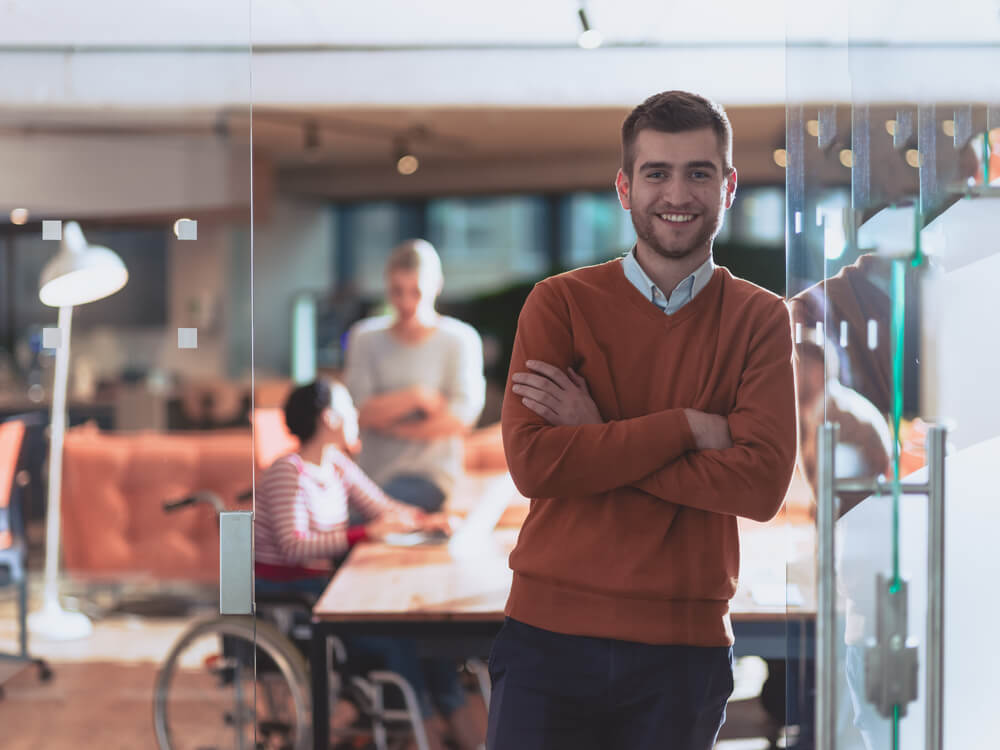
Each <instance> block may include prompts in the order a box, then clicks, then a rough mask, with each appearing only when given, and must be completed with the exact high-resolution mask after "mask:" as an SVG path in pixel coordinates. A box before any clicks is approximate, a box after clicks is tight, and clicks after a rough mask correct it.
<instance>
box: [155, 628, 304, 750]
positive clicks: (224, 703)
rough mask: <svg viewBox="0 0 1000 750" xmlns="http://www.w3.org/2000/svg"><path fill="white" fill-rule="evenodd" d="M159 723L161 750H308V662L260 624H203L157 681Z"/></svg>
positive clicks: (181, 645) (190, 633) (187, 636)
mask: <svg viewBox="0 0 1000 750" xmlns="http://www.w3.org/2000/svg"><path fill="white" fill-rule="evenodd" d="M153 723H154V728H155V731H156V741H157V743H158V745H159V747H160V750H307V749H308V748H309V747H310V744H311V726H310V711H309V678H308V671H307V669H306V664H305V661H304V660H303V658H302V655H301V654H300V653H299V652H298V650H297V649H296V648H295V646H294V645H292V643H291V641H289V640H288V639H287V638H286V637H285V636H284V635H282V634H281V633H280V632H279V631H278V630H277V629H276V628H275V627H274V626H273V625H271V624H269V623H266V622H261V621H259V620H258V621H256V622H255V621H254V618H252V617H217V618H212V619H209V620H203V621H201V622H198V623H195V624H194V625H193V626H192V627H191V628H190V629H189V630H188V631H186V632H185V634H184V635H183V636H181V638H180V639H179V640H178V641H177V643H176V644H174V647H173V648H172V649H171V651H170V654H169V655H168V656H167V659H166V661H165V662H164V663H163V666H162V668H161V669H160V671H159V673H158V674H157V676H156V686H155V691H154V695H153Z"/></svg>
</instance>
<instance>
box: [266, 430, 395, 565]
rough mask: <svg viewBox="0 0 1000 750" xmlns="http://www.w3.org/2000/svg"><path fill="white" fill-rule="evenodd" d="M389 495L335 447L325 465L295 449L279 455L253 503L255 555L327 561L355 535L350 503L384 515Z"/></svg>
mask: <svg viewBox="0 0 1000 750" xmlns="http://www.w3.org/2000/svg"><path fill="white" fill-rule="evenodd" d="M390 502H391V501H390V500H389V498H388V497H387V496H386V495H385V493H383V492H382V490H380V489H379V488H378V486H377V485H376V484H375V483H374V482H373V481H372V480H371V479H370V478H369V477H368V476H367V475H366V474H365V473H364V472H363V471H362V470H361V469H360V468H359V467H358V465H357V464H355V463H354V462H353V461H352V460H351V459H350V458H348V457H347V456H345V455H344V454H343V453H341V452H340V451H338V450H336V449H335V448H330V449H328V450H327V451H326V455H325V456H324V457H323V462H322V464H321V465H318V466H317V465H316V464H311V463H307V462H306V461H303V460H302V457H301V456H299V455H298V454H297V453H292V454H289V455H287V456H283V457H281V458H279V459H278V460H277V461H275V462H274V463H273V464H272V465H271V466H270V468H268V469H267V471H265V472H264V475H263V477H262V478H261V481H260V483H259V485H258V488H257V492H256V497H255V503H254V559H255V561H256V562H257V563H263V564H264V566H266V568H272V567H274V566H284V567H291V568H296V569H300V570H302V571H303V572H306V571H307V570H315V569H310V568H308V567H307V566H308V563H310V562H315V561H317V560H324V561H326V562H328V561H329V560H330V558H333V557H336V556H338V555H340V554H342V553H344V552H346V551H347V549H348V548H349V547H350V545H351V543H352V542H353V541H355V540H356V539H357V535H355V534H351V533H350V530H349V529H348V525H347V519H348V507H352V508H356V509H357V510H358V511H360V512H361V513H362V514H363V515H364V516H365V517H366V518H369V519H371V518H375V517H376V516H378V515H380V514H381V513H382V512H383V511H384V510H385V509H386V508H387V507H388V506H389V503H390Z"/></svg>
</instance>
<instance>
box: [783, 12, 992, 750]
mask: <svg viewBox="0 0 1000 750" xmlns="http://www.w3.org/2000/svg"><path fill="white" fill-rule="evenodd" d="M803 12H804V11H803ZM983 14H984V15H983V18H982V19H981V21H982V23H983V24H987V23H995V18H992V17H987V14H986V11H985V9H983ZM994 14H995V12H994ZM847 16H849V19H848V18H845V20H844V21H843V26H842V27H841V28H839V29H837V30H836V32H835V34H836V35H837V39H836V40H834V41H836V42H837V43H836V44H833V45H831V46H830V47H829V48H821V47H817V46H810V45H807V44H806V45H803V44H797V45H796V44H790V45H789V46H788V48H787V55H786V61H787V78H788V81H787V83H788V86H787V91H788V103H787V130H786V139H787V140H786V148H787V153H788V156H787V170H786V178H787V179H786V185H787V206H788V212H787V213H788V221H787V249H788V250H787V271H788V297H789V303H790V307H791V311H792V316H793V326H794V337H795V345H796V354H797V364H798V391H799V407H800V440H801V446H800V463H801V467H802V470H803V474H804V475H805V477H806V478H807V480H808V483H809V484H810V486H811V487H812V489H813V491H814V494H815V496H816V499H817V506H816V509H815V514H816V518H817V521H816V533H815V538H816V549H817V564H818V572H817V575H818V589H817V602H816V604H817V606H816V618H817V619H816V662H815V666H816V676H815V681H814V682H813V680H812V679H811V678H810V679H808V680H806V681H805V682H803V683H802V684H796V685H792V684H791V683H790V685H789V694H788V701H789V705H790V706H792V705H794V706H797V707H798V708H799V709H801V710H800V714H799V716H800V717H801V719H802V724H801V732H800V736H799V740H800V742H802V743H803V744H807V743H811V742H813V741H815V743H816V746H817V747H823V748H838V750H839V749H840V748H868V749H869V750H874V749H881V748H887V749H888V748H924V747H927V748H939V747H942V746H944V747H972V746H981V745H982V743H983V742H984V738H983V732H984V731H986V730H985V728H984V717H985V716H987V715H988V712H989V710H990V706H991V705H992V704H993V703H995V701H996V699H997V697H998V693H997V691H996V689H994V687H993V684H992V681H991V680H989V679H987V680H982V679H981V677H982V676H984V675H990V674H992V673H993V672H994V671H995V670H996V668H997V667H998V666H1000V665H998V664H997V660H996V659H995V658H994V657H993V656H992V655H991V654H990V653H988V651H987V650H985V649H983V648H982V647H981V645H980V644H982V643H984V642H986V640H987V639H988V637H989V632H990V629H991V627H992V626H991V625H990V623H991V621H992V620H993V618H994V615H993V614H992V610H993V607H992V605H991V604H989V599H988V597H987V598H984V597H982V595H981V594H979V593H978V592H977V588H978V587H977V586H976V585H975V583H974V582H975V581H977V580H983V577H984V576H985V580H990V579H991V577H992V574H993V573H995V572H996V570H997V568H998V565H997V563H996V562H995V561H993V560H991V559H990V556H988V555H982V554H981V551H982V550H983V549H988V548H989V544H990V541H989V539H988V538H987V534H988V533H989V532H988V531H987V529H988V528H989V527H990V526H992V523H991V521H992V518H993V516H994V514H995V507H996V506H995V503H993V502H991V501H990V499H989V498H990V477H991V463H995V460H996V457H997V456H998V455H1000V453H998V451H1000V442H998V436H1000V430H998V427H997V424H998V420H997V417H998V416H1000V405H998V402H997V400H996V399H995V398H994V397H993V396H992V392H991V390H990V387H991V384H992V382H993V380H994V379H995V377H996V374H997V373H998V371H1000V359H998V358H997V356H996V353H995V347H993V346H992V345H990V344H989V337H988V336H986V337H984V336H982V335H980V333H978V332H985V330H986V327H987V326H988V325H989V324H988V321H989V320H990V318H991V312H992V310H991V297H992V294H991V291H990V290H991V289H993V288H994V287H995V285H996V281H995V278H994V277H992V276H991V273H995V272H996V270H997V268H1000V266H998V262H1000V243H998V242H997V240H996V236H997V230H998V228H1000V211H998V209H1000V202H998V192H997V190H998V189H997V186H998V185H1000V182H998V180H997V177H998V175H997V172H996V166H997V159H996V156H995V154H994V148H995V145H996V141H997V136H998V132H1000V131H998V130H997V128H998V126H1000V117H998V113H1000V110H998V108H997V106H996V105H997V103H998V102H1000V89H998V88H997V85H996V81H995V76H993V75H992V74H991V73H988V71H991V70H995V69H996V67H997V65H998V64H1000V52H998V50H997V49H996V47H995V46H991V45H986V44H978V43H973V42H970V41H969V39H968V34H966V33H961V34H959V33H957V31H956V29H954V28H953V26H952V24H951V23H950V21H951V20H953V19H952V18H951V16H952V13H951V10H950V9H948V8H944V7H936V6H935V7H933V8H931V7H927V8H924V9H923V11H920V12H911V10H910V9H908V8H904V6H903V5H902V4H899V3H893V2H878V3H875V4H874V5H873V4H865V5H864V6H862V5H861V4H858V3H855V4H851V7H850V13H848V14H847ZM904 18H905V23H902V21H903V19H904ZM879 19H881V20H879ZM887 19H897V20H899V21H900V23H898V24H891V23H883V22H885V21H886V20H887ZM792 20H794V19H792ZM835 26H836V25H835ZM824 424H827V425H835V426H836V430H835V431H834V430H830V431H828V432H827V433H825V434H824V432H823V431H822V426H823V425H824ZM935 426H939V427H940V428H943V430H944V431H945V432H943V433H942V431H941V430H939V429H937V428H936V427H935ZM945 454H947V455H945ZM942 496H943V506H939V504H938V503H937V501H938V500H939V499H940V498H941V497H942ZM942 507H943V510H941V508H942ZM791 573H792V572H791V569H790V570H789V578H790V579H791ZM790 598H791V597H790ZM792 609H793V607H792V605H791V602H789V610H790V611H791V610H792ZM813 684H814V685H815V715H813V711H812V707H813V695H812V694H811V693H810V687H811V686H812V685H813ZM942 743H943V744H942ZM809 746H812V745H811V744H809Z"/></svg>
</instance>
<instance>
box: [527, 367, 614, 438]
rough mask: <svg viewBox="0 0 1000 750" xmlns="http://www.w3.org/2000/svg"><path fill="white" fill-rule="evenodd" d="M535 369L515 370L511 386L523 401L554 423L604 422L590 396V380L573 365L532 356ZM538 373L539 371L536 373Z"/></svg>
mask: <svg viewBox="0 0 1000 750" xmlns="http://www.w3.org/2000/svg"><path fill="white" fill-rule="evenodd" d="M524 364H525V366H526V367H528V369H530V370H533V371H534V372H515V373H514V374H513V375H512V376H511V380H513V381H514V386H513V388H512V389H511V390H512V391H513V392H514V393H515V394H516V395H518V396H520V397H521V402H522V403H523V404H524V405H525V406H527V407H528V408H529V409H531V410H532V411H533V412H535V413H536V414H538V415H539V416H541V417H543V418H544V419H545V421H547V422H548V423H549V424H551V425H581V424H603V423H604V420H603V419H602V418H601V412H600V411H599V410H598V409H597V404H595V403H594V399H592V398H591V397H590V390H589V389H588V388H587V381H585V380H584V379H583V378H582V377H580V376H579V375H578V374H577V373H576V372H575V371H574V370H573V368H571V367H570V368H567V369H566V372H565V373H564V372H563V371H562V370H560V369H559V368H557V367H553V366H552V365H549V364H546V363H545V362H539V361H537V360H532V359H529V360H528V361H527V362H525V363H524ZM536 373H538V374H536Z"/></svg>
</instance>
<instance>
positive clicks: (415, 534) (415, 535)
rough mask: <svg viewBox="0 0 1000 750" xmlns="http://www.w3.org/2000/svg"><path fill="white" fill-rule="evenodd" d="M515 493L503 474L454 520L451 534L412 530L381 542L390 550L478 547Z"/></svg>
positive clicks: (490, 532) (508, 479)
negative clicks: (425, 547)
mask: <svg viewBox="0 0 1000 750" xmlns="http://www.w3.org/2000/svg"><path fill="white" fill-rule="evenodd" d="M516 494H517V490H516V489H515V488H514V482H513V480H512V479H511V478H510V474H508V473H506V472H505V473H504V474H503V475H502V476H498V477H496V478H495V479H494V480H491V481H490V482H489V483H488V484H487V485H486V488H485V489H484V491H483V494H482V496H481V497H480V498H479V501H478V502H477V503H476V504H475V505H473V506H472V510H470V511H469V513H468V515H466V516H465V518H462V519H458V520H456V521H453V523H452V531H451V534H448V533H447V532H444V531H439V530H435V531H411V532H409V533H405V534H386V535H385V538H384V539H383V540H382V541H383V542H384V543H385V544H388V545H391V546H393V547H417V546H423V545H435V544H448V545H450V546H452V547H456V548H457V547H465V546H467V545H470V544H472V545H475V544H480V543H481V542H482V540H483V539H486V538H488V537H489V536H490V535H491V534H492V533H493V529H495V528H496V525H497V523H498V522H499V521H500V517H501V516H502V515H503V514H504V511H505V510H507V506H508V505H509V504H510V501H511V499H512V498H514V497H516Z"/></svg>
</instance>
